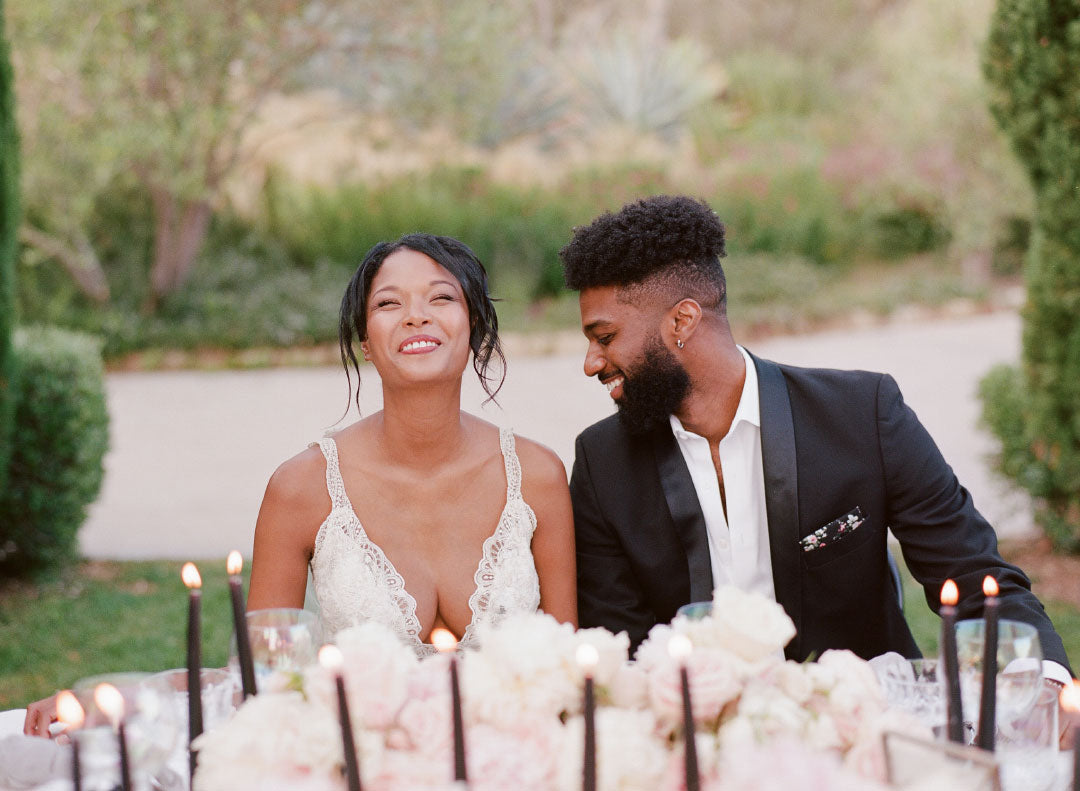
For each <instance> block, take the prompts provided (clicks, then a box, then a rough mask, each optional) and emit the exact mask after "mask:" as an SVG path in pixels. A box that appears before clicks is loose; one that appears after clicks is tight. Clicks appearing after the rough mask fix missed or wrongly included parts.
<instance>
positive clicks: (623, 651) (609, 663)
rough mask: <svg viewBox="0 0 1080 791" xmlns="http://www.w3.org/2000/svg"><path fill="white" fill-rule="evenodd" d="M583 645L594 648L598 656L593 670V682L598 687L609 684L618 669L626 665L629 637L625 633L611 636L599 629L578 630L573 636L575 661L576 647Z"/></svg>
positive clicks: (604, 630) (606, 631)
mask: <svg viewBox="0 0 1080 791" xmlns="http://www.w3.org/2000/svg"><path fill="white" fill-rule="evenodd" d="M583 643H587V644H588V645H591V646H592V647H593V648H595V649H596V653H597V655H598V661H597V663H596V667H595V668H593V680H594V681H595V682H596V684H597V685H598V686H606V685H608V684H611V683H612V681H613V680H614V678H615V676H616V674H617V673H618V672H619V669H620V668H621V667H622V666H623V665H624V664H626V661H627V657H628V654H629V651H630V637H629V636H628V635H627V634H626V632H619V633H618V634H612V633H611V632H609V631H608V630H607V629H603V628H600V627H597V628H593V629H578V630H577V632H576V633H575V634H574V647H573V650H574V656H575V661H576V656H577V649H578V646H580V645H581V644H583Z"/></svg>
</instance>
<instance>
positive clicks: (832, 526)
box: [799, 506, 873, 568]
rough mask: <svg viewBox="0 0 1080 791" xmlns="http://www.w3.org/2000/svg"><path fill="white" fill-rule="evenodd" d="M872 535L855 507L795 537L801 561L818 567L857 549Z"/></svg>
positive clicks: (859, 509) (863, 517) (859, 511)
mask: <svg viewBox="0 0 1080 791" xmlns="http://www.w3.org/2000/svg"><path fill="white" fill-rule="evenodd" d="M872 536H873V531H872V530H870V529H869V526H868V525H867V524H866V516H865V515H864V514H863V510H862V508H860V507H859V506H856V507H855V508H853V509H852V510H850V511H848V512H847V513H846V514H843V515H842V516H838V517H837V518H836V519H833V520H832V521H831V522H828V523H826V524H824V525H822V526H821V527H819V528H817V529H816V530H814V531H813V532H811V533H809V534H807V535H806V536H803V538H801V539H800V540H799V549H800V551H801V553H802V557H803V563H804V564H805V565H806V567H807V568H818V567H820V566H823V565H825V564H826V563H831V562H832V561H834V560H837V559H839V558H842V557H844V556H846V555H848V554H850V553H852V552H854V551H855V550H857V549H859V547H861V546H862V545H864V544H865V543H866V542H867V541H869V540H870V538H871V537H872Z"/></svg>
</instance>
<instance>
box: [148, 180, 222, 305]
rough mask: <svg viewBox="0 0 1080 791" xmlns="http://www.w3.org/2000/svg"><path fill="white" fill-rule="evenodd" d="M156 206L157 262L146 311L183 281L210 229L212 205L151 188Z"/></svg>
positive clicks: (159, 188)
mask: <svg viewBox="0 0 1080 791" xmlns="http://www.w3.org/2000/svg"><path fill="white" fill-rule="evenodd" d="M150 193H151V200H152V202H153V207H154V261H153V265H152V267H151V269H150V292H149V293H148V294H147V298H146V303H145V304H144V306H143V307H144V311H145V312H147V313H153V312H154V311H155V310H157V306H158V303H159V302H160V301H161V299H162V298H163V297H166V296H168V295H169V294H171V293H173V292H174V291H176V290H177V289H178V288H180V286H182V285H183V284H184V282H185V281H186V280H187V278H188V276H189V275H190V274H191V270H192V268H193V267H194V265H195V258H196V256H198V254H199V250H201V249H202V245H203V242H204V241H206V234H207V231H208V230H209V229H210V216H211V211H210V204H209V203H208V202H207V201H205V200H183V199H181V198H178V197H177V196H176V195H174V194H173V193H171V192H169V190H167V189H165V188H163V187H152V188H151V190H150Z"/></svg>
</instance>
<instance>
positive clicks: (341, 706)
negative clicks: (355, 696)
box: [334, 673, 362, 791]
mask: <svg viewBox="0 0 1080 791" xmlns="http://www.w3.org/2000/svg"><path fill="white" fill-rule="evenodd" d="M334 684H335V685H336V686H337V699H338V719H340V720H341V747H342V749H343V750H344V751H345V782H346V783H347V784H348V788H349V791H362V786H361V785H360V762H359V761H357V759H356V740H355V739H353V731H352V718H351V717H350V716H349V701H348V700H347V699H346V697H345V679H344V678H342V676H341V673H336V674H335V675H334Z"/></svg>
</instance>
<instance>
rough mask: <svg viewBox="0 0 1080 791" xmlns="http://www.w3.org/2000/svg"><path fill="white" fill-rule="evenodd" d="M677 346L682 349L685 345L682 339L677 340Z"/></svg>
mask: <svg viewBox="0 0 1080 791" xmlns="http://www.w3.org/2000/svg"><path fill="white" fill-rule="evenodd" d="M675 345H676V346H678V347H679V348H680V349H681V348H682V347H683V346H684V345H685V344H683V342H682V338H676V339H675Z"/></svg>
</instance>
